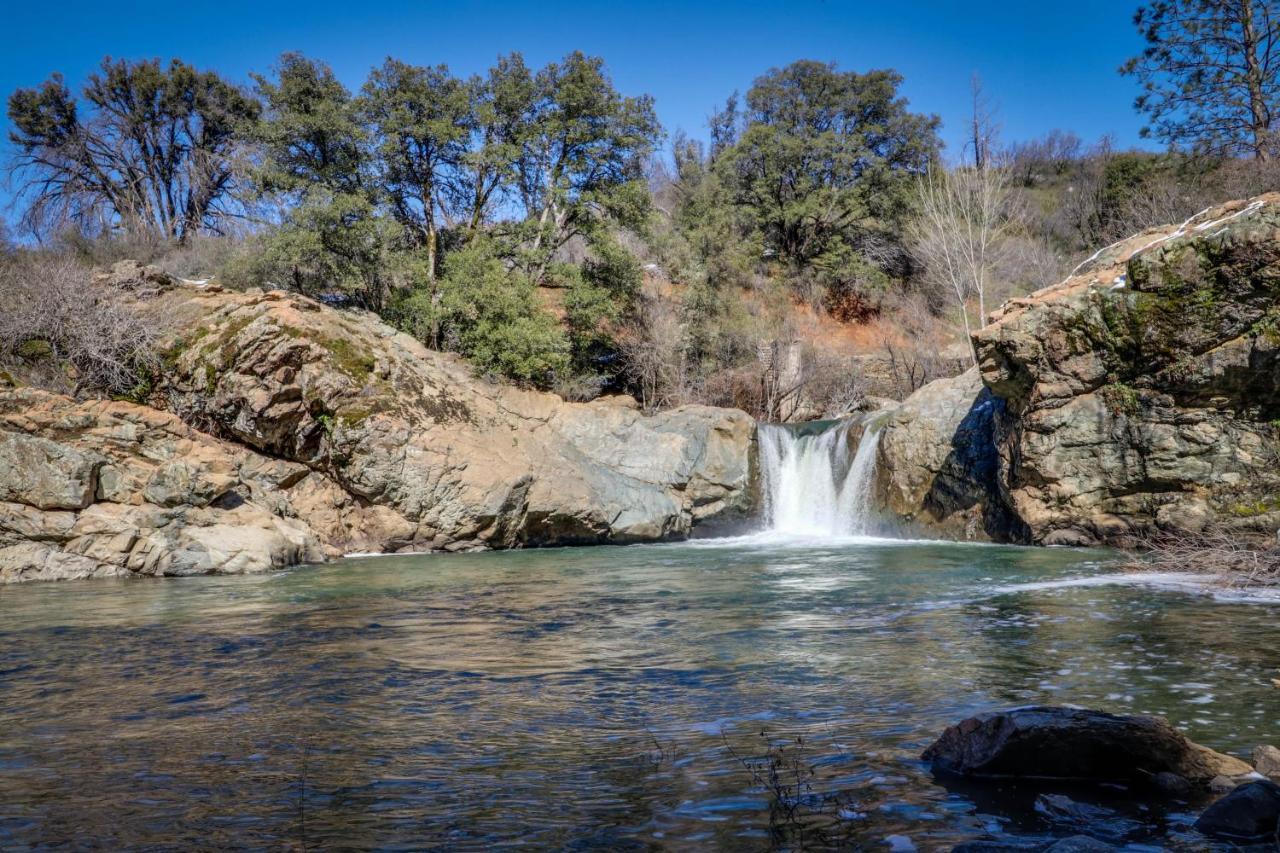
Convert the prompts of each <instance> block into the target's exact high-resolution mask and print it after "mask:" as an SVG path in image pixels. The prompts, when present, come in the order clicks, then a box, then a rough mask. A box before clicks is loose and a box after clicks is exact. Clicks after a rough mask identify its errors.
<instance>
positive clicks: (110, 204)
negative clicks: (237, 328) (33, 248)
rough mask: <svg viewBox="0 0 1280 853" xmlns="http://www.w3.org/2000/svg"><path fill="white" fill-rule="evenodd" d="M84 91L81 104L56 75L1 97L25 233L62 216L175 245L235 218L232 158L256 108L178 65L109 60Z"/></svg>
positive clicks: (225, 86)
mask: <svg viewBox="0 0 1280 853" xmlns="http://www.w3.org/2000/svg"><path fill="white" fill-rule="evenodd" d="M82 95H83V99H84V106H83V108H82V105H81V104H80V103H78V102H77V101H76V99H75V98H74V97H73V96H72V95H71V91H70V89H68V88H67V86H66V84H65V82H64V81H63V79H62V75H60V74H54V75H53V76H51V77H50V78H49V79H48V80H46V81H45V82H44V83H43V84H42V85H41V86H40V87H38V88H35V89H18V90H17V91H15V92H14V93H13V94H12V95H10V96H9V120H10V121H11V122H12V124H13V129H12V130H10V132H9V140H10V142H12V144H13V146H14V147H15V149H16V152H17V153H16V157H15V159H14V162H13V164H12V166H11V171H12V172H17V173H21V175H22V176H23V182H22V185H21V190H20V194H22V195H26V196H28V197H29V198H30V204H29V207H28V209H27V214H26V224H27V226H28V227H30V228H32V229H33V230H36V231H40V230H43V229H44V228H46V227H48V226H51V225H52V226H56V225H58V224H60V223H62V222H68V221H69V222H75V223H77V224H79V225H80V226H81V227H82V228H93V229H101V230H116V229H122V230H127V231H141V232H145V233H150V234H153V235H156V236H159V237H162V238H165V239H176V240H178V241H180V242H181V241H183V240H186V239H187V238H188V237H189V236H190V235H191V234H193V233H195V232H196V231H198V230H200V229H208V230H213V231H218V230H221V228H222V226H223V223H224V222H225V221H226V220H227V219H228V218H230V217H235V216H237V215H238V212H239V211H238V209H237V206H236V204H235V203H234V198H235V193H236V190H237V189H238V187H237V171H236V168H235V159H236V153H237V149H238V147H239V144H240V141H241V138H242V136H241V131H242V130H243V129H244V127H245V125H246V124H247V123H249V122H252V121H253V120H255V119H256V118H257V116H258V111H259V106H258V104H257V102H256V101H254V100H253V99H252V98H251V97H249V96H248V95H246V94H245V93H244V92H242V91H241V90H240V89H239V88H237V87H236V86H234V85H232V84H230V83H228V82H227V81H225V80H223V79H222V78H221V77H219V76H218V75H217V74H215V73H213V72H211V71H197V70H196V69H195V68H193V67H192V66H190V65H187V64H186V63H184V62H182V61H180V60H177V59H174V60H172V61H171V62H170V63H169V65H168V67H164V66H162V65H161V63H160V60H158V59H152V60H144V61H141V62H129V61H126V60H112V59H111V58H110V57H107V58H106V59H104V60H103V61H102V64H101V67H100V69H99V71H97V72H95V73H93V74H90V75H89V79H88V81H87V82H86V83H85V85H84V88H83V90H82Z"/></svg>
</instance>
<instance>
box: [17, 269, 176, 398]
mask: <svg viewBox="0 0 1280 853" xmlns="http://www.w3.org/2000/svg"><path fill="white" fill-rule="evenodd" d="M157 326H158V324H157V323H156V321H155V319H154V318H150V319H148V318H144V317H143V316H141V314H139V313H138V312H137V311H135V310H134V309H133V308H132V307H131V306H130V305H129V304H127V300H125V299H124V298H122V294H121V293H119V292H116V291H115V290H113V288H112V287H111V286H110V285H108V284H93V283H92V281H91V276H90V273H89V271H88V269H86V268H85V267H83V266H80V265H79V264H77V263H75V262H74V261H71V260H69V259H68V258H66V257H65V256H58V255H50V254H44V253H41V254H37V255H27V256H21V257H19V258H15V259H12V260H9V261H6V262H3V263H0V363H5V364H8V365H10V366H12V367H14V368H15V372H17V373H20V374H22V375H23V376H24V378H25V379H26V380H27V381H32V382H34V383H35V384H39V385H43V386H45V387H47V388H50V389H51V390H55V391H70V392H72V393H75V394H90V395H94V394H106V395H112V394H125V393H128V392H130V391H131V390H133V389H135V388H137V387H139V386H140V385H145V383H146V381H147V380H148V378H149V377H150V373H151V371H152V370H153V369H154V368H155V366H156V361H157V359H156V355H155V350H154V342H155V340H156V337H157V334H158V330H157Z"/></svg>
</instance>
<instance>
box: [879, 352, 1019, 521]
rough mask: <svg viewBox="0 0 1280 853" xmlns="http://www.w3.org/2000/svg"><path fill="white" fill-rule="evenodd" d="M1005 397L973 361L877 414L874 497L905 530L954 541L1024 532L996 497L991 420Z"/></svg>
mask: <svg viewBox="0 0 1280 853" xmlns="http://www.w3.org/2000/svg"><path fill="white" fill-rule="evenodd" d="M1003 413H1004V401H1002V400H1000V399H999V398H998V397H996V396H994V395H993V394H992V393H991V392H990V391H988V390H987V389H986V388H985V387H984V386H983V384H982V378H981V377H980V376H979V374H978V371H977V369H976V368H974V369H970V370H969V371H967V372H965V373H962V374H960V375H959V376H956V377H953V378H951V379H940V380H938V381H936V382H931V383H929V384H928V385H925V386H924V387H923V388H921V389H919V390H918V391H916V392H915V393H914V394H912V395H911V396H910V397H908V398H907V399H906V400H904V401H903V402H902V403H901V404H899V405H898V406H896V407H895V408H893V409H892V410H891V412H890V413H889V414H888V415H887V416H885V417H884V418H883V420H882V426H881V429H882V430H883V432H882V435H881V438H880V444H879V448H878V459H877V468H876V471H877V479H876V492H877V504H878V505H879V506H882V507H884V508H885V509H887V510H888V511H889V512H890V513H892V514H893V515H894V516H895V517H896V518H897V519H898V520H899V521H900V522H901V524H902V525H903V527H904V528H905V532H908V533H918V534H920V535H926V536H938V535H941V536H945V537H947V538H949V539H961V540H995V541H1017V540H1019V539H1021V538H1023V537H1024V536H1025V533H1024V531H1023V530H1022V527H1021V524H1020V522H1019V520H1018V518H1017V517H1016V516H1015V515H1014V514H1013V513H1012V512H1010V511H1009V509H1008V505H1007V502H1006V501H1005V500H1003V499H1002V498H1001V485H1000V479H999V473H1000V470H999V464H998V458H997V455H996V434H995V431H996V427H997V423H998V421H999V419H1000V417H1001V416H1002V415H1003Z"/></svg>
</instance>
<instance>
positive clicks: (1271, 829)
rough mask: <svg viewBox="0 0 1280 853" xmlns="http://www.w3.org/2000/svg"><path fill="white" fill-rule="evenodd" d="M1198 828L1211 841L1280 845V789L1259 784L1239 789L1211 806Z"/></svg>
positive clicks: (1265, 781) (1263, 783)
mask: <svg viewBox="0 0 1280 853" xmlns="http://www.w3.org/2000/svg"><path fill="white" fill-rule="evenodd" d="M1195 828H1196V830H1197V831H1198V832H1200V833H1202V834H1204V835H1207V836H1209V837H1210V838H1215V839H1222V840H1225V841H1240V842H1268V841H1270V842H1274V843H1276V844H1278V845H1280V785H1278V784H1276V783H1275V782H1272V781H1270V780H1259V781H1256V782H1250V783H1248V784H1246V785H1241V786H1239V787H1238V788H1236V789H1235V790H1233V791H1232V792H1231V793H1229V794H1227V795H1226V796H1224V797H1223V798H1222V799H1220V800H1218V801H1217V802H1216V803H1214V804H1213V805H1211V806H1209V808H1207V809H1206V810H1205V812H1204V814H1202V815H1200V819H1199V820H1197V821H1196V824H1195Z"/></svg>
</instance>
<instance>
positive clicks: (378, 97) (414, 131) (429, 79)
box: [359, 58, 474, 279]
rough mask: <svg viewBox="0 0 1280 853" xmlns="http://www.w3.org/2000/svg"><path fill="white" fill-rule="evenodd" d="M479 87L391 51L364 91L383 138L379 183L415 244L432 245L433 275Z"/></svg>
mask: <svg viewBox="0 0 1280 853" xmlns="http://www.w3.org/2000/svg"><path fill="white" fill-rule="evenodd" d="M471 92H472V87H470V86H468V84H467V83H466V82H465V81H463V80H459V79H458V78H456V77H453V76H451V75H450V74H449V69H448V68H447V67H445V66H443V65H437V66H435V67H433V68H423V67H420V66H415V65H408V64H406V63H404V62H400V61H399V60H396V59H391V58H388V59H387V61H386V62H385V63H383V65H382V67H381V68H375V69H374V70H373V72H372V73H371V74H370V75H369V80H368V82H366V83H365V85H364V89H363V94H362V97H361V99H360V104H359V107H360V110H361V111H362V113H363V116H364V118H365V121H366V122H367V123H368V125H369V126H370V127H371V130H372V134H373V137H374V141H375V144H376V151H375V157H376V162H377V168H378V185H379V190H380V191H381V193H382V194H383V197H384V199H385V201H386V203H387V204H388V205H389V206H390V208H391V213H392V214H393V215H394V216H395V218H396V220H397V221H398V222H399V223H400V224H401V225H402V226H403V227H404V229H405V233H406V234H407V235H409V236H410V238H411V240H412V243H413V245H415V246H420V247H422V248H423V249H425V251H426V261H425V265H426V271H427V277H428V278H429V279H434V278H435V276H436V266H437V258H438V256H439V230H440V219H441V217H442V216H448V210H449V206H448V200H447V199H446V194H447V193H448V189H449V183H450V181H451V180H454V179H455V178H456V175H457V172H458V170H459V169H460V168H461V166H462V163H463V161H464V159H465V157H466V155H467V147H468V142H469V141H470V136H471V126H472V124H473V123H474V118H473V112H472V94H471Z"/></svg>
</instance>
